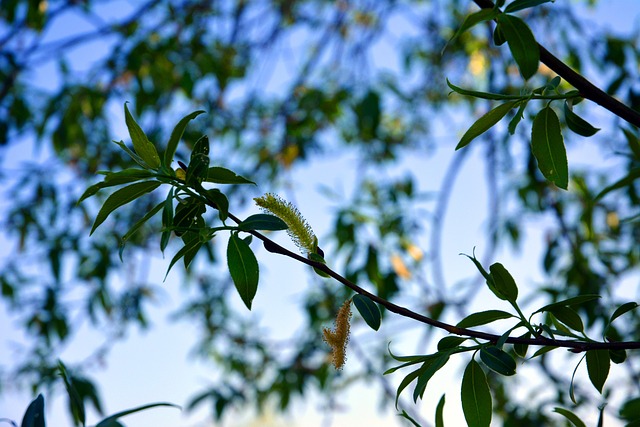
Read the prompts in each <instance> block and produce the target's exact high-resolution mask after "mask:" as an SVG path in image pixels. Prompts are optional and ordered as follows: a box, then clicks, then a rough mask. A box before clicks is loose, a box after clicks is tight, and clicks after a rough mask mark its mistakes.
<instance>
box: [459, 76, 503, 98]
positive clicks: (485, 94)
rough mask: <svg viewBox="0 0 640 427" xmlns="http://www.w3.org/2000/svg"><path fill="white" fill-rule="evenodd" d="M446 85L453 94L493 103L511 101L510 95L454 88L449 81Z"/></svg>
mask: <svg viewBox="0 0 640 427" xmlns="http://www.w3.org/2000/svg"><path fill="white" fill-rule="evenodd" d="M447 85H448V86H449V87H450V88H451V90H453V91H454V92H456V93H459V94H460V95H466V96H471V97H473V98H480V99H491V100H494V101H504V100H507V99H512V97H511V96H510V95H503V94H500V93H490V92H478V91H475V90H469V89H463V88H461V87H460V86H456V85H454V84H453V83H451V82H450V81H449V79H447Z"/></svg>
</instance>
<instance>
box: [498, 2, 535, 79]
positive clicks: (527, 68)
mask: <svg viewBox="0 0 640 427" xmlns="http://www.w3.org/2000/svg"><path fill="white" fill-rule="evenodd" d="M496 21H497V23H498V26H499V27H500V31H501V32H502V34H503V35H504V38H505V39H506V40H507V44H508V45H509V50H510V51H511V55H513V59H515V61H516V63H517V64H518V68H519V69H520V74H522V77H524V79H525V80H528V79H529V78H531V77H532V76H533V75H534V74H536V72H538V65H539V62H540V48H539V47H538V43H537V42H536V39H535V37H534V36H533V33H532V32H531V29H530V28H529V26H528V25H527V24H526V23H525V22H524V21H523V20H522V19H520V18H517V17H515V16H511V15H506V14H504V13H501V14H499V15H498V16H497V17H496Z"/></svg>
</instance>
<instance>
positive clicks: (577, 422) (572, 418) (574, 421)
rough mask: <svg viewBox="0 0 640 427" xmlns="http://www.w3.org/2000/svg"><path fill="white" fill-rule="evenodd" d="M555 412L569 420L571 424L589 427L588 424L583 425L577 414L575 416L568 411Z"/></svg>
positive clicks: (557, 410)
mask: <svg viewBox="0 0 640 427" xmlns="http://www.w3.org/2000/svg"><path fill="white" fill-rule="evenodd" d="M553 412H557V413H558V414H560V415H562V416H563V417H565V418H566V419H567V420H569V422H571V424H573V425H574V426H576V427H587V426H586V424H585V423H583V422H582V420H581V419H580V418H579V417H578V416H577V415H576V414H574V413H573V412H571V411H569V410H568V409H564V408H554V409H553Z"/></svg>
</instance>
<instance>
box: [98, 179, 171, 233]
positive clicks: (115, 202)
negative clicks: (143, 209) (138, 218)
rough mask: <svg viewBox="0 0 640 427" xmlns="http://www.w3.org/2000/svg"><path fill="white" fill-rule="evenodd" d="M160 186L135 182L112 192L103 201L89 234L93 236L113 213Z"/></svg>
mask: <svg viewBox="0 0 640 427" xmlns="http://www.w3.org/2000/svg"><path fill="white" fill-rule="evenodd" d="M160 184H161V183H160V182H157V181H144V182H137V183H135V184H131V185H128V186H126V187H124V188H121V189H119V190H118V191H116V192H114V193H113V194H112V195H110V196H109V197H108V198H107V200H105V202H104V204H103V205H102V208H100V211H99V212H98V215H97V216H96V220H95V221H94V223H93V227H91V233H90V234H93V232H94V231H95V229H96V228H97V227H98V226H99V225H100V224H102V223H103V222H104V220H106V219H107V217H108V216H109V215H110V214H111V213H112V212H113V211H115V210H116V209H118V208H119V207H121V206H124V205H126V204H127V203H130V202H132V201H134V200H136V199H137V198H139V197H141V196H144V195H145V194H147V193H150V192H152V191H153V190H155V189H156V188H158V187H159V186H160Z"/></svg>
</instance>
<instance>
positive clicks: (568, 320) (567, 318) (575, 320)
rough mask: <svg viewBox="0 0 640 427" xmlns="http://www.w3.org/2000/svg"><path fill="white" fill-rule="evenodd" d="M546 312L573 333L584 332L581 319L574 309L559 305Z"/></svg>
mask: <svg viewBox="0 0 640 427" xmlns="http://www.w3.org/2000/svg"><path fill="white" fill-rule="evenodd" d="M548 311H549V312H550V313H553V315H554V316H555V318H556V319H558V320H559V321H560V322H562V323H563V324H565V325H567V326H568V327H569V328H571V329H573V330H574V331H578V332H582V331H583V330H584V324H583V323H582V319H581V318H580V316H579V315H578V313H577V312H576V311H575V310H574V309H572V308H570V307H566V306H562V305H561V306H557V307H553V308H552V309H550V310H548Z"/></svg>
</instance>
